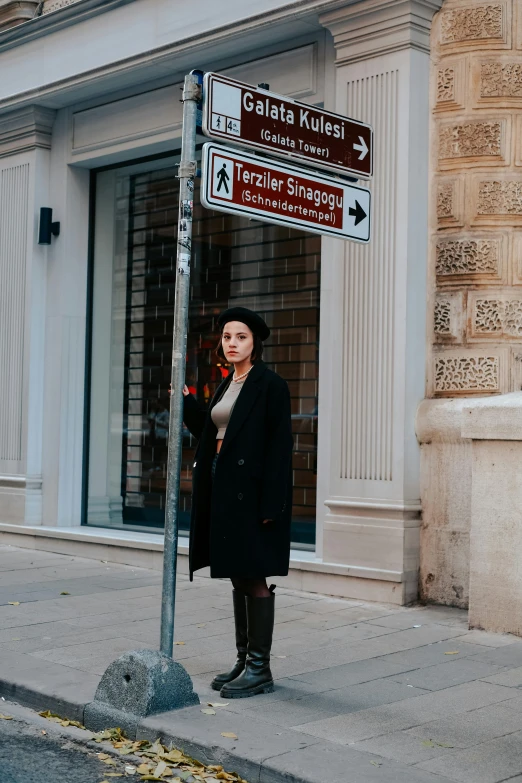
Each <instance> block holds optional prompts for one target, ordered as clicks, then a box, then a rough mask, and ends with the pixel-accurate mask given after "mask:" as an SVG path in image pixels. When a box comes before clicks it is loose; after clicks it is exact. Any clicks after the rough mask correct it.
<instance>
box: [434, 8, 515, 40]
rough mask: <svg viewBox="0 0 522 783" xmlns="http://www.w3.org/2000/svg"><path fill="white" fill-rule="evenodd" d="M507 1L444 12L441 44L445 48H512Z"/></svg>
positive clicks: (441, 22) (441, 23)
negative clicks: (510, 46)
mask: <svg viewBox="0 0 522 783" xmlns="http://www.w3.org/2000/svg"><path fill="white" fill-rule="evenodd" d="M507 16H508V6H507V4H506V3H504V2H497V3H491V2H490V3H481V4H480V5H478V4H473V5H472V4H470V5H469V6H468V7H464V8H452V9H448V10H447V11H443V12H442V14H441V20H440V30H441V33H440V42H441V45H442V46H443V47H449V46H452V47H459V48H462V47H464V48H469V47H473V48H486V47H487V48H499V47H500V48H504V47H508V46H509V45H510V38H511V36H510V32H511V30H510V28H511V25H510V23H509V21H510V20H508V18H507Z"/></svg>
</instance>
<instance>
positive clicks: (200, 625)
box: [196, 623, 206, 628]
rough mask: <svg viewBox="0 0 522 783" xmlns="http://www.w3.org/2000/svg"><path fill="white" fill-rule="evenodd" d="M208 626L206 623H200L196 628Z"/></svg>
mask: <svg viewBox="0 0 522 783" xmlns="http://www.w3.org/2000/svg"><path fill="white" fill-rule="evenodd" d="M205 626H206V623H200V624H199V625H196V628H204V627H205Z"/></svg>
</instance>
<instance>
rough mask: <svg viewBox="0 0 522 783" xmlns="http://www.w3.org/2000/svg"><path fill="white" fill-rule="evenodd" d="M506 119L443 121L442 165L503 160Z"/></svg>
mask: <svg viewBox="0 0 522 783" xmlns="http://www.w3.org/2000/svg"><path fill="white" fill-rule="evenodd" d="M506 130H507V121H506V119H484V120H480V121H473V122H462V123H450V124H448V123H443V124H441V125H440V126H439V131H438V134H439V161H440V164H441V168H447V167H454V166H455V163H456V162H457V161H458V162H459V164H460V166H462V165H463V164H464V165H480V166H484V165H485V164H486V165H488V164H489V165H491V164H494V165H498V164H499V163H500V164H502V163H504V162H505V151H506Z"/></svg>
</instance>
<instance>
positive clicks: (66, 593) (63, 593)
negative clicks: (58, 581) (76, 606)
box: [60, 590, 71, 595]
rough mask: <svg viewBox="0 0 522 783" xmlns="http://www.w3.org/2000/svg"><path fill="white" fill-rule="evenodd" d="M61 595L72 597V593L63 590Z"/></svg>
mask: <svg viewBox="0 0 522 783" xmlns="http://www.w3.org/2000/svg"><path fill="white" fill-rule="evenodd" d="M60 595H71V594H70V593H68V592H67V590H62V592H61V593H60Z"/></svg>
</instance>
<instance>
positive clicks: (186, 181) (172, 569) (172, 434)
mask: <svg viewBox="0 0 522 783" xmlns="http://www.w3.org/2000/svg"><path fill="white" fill-rule="evenodd" d="M200 99H201V87H200V85H199V84H198V78H197V76H196V75H193V74H188V75H187V76H185V85H184V88H183V136H182V142H181V160H180V163H179V222H178V245H177V260H176V268H177V276H176V298H175V301H174V334H173V340H172V371H171V384H172V386H171V388H172V393H171V397H170V419H169V445H168V464H167V492H166V506H165V544H164V550H163V589H162V596H161V640H160V650H161V652H162V653H163V654H164V655H168V656H172V650H173V643H174V607H175V602H176V570H177V569H176V566H177V556H178V513H179V512H178V502H179V486H180V473H181V447H182V440H183V385H184V383H185V363H186V358H185V357H186V353H187V328H188V308H189V292H190V257H191V244H192V211H193V199H194V177H195V175H196V160H195V157H196V119H197V104H198V101H199V100H200Z"/></svg>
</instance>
